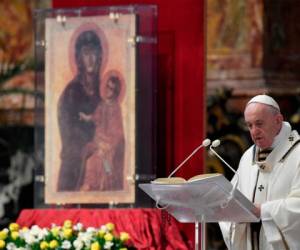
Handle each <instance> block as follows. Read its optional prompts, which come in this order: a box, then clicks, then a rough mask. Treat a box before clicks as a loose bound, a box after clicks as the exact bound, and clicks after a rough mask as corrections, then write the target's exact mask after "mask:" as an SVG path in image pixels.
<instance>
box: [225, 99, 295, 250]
mask: <svg viewBox="0 0 300 250" xmlns="http://www.w3.org/2000/svg"><path fill="white" fill-rule="evenodd" d="M244 118H245V121H246V124H247V127H248V129H249V132H250V135H251V138H252V140H253V142H254V145H252V146H251V147H250V148H249V149H248V150H247V151H246V152H245V153H244V155H243V156H242V158H241V160H240V164H239V168H238V170H237V175H238V176H239V178H237V177H236V176H235V177H234V178H233V180H232V183H235V182H236V181H237V179H239V183H238V189H239V190H240V191H241V192H242V193H243V194H244V195H245V196H246V197H247V198H248V199H249V200H251V201H252V202H254V204H255V205H256V207H257V211H258V213H259V214H260V217H261V221H260V222H258V223H228V222H221V223H220V228H221V230H222V233H223V237H224V240H225V243H226V245H227V247H228V248H229V249H231V250H256V249H260V250H269V249H274V250H284V249H295V250H296V249H300V137H299V135H298V133H297V131H295V130H292V129H291V126H290V124H289V123H288V122H285V121H283V116H282V114H281V112H280V108H279V105H278V104H277V102H276V101H275V100H274V99H273V98H272V97H270V96H267V95H258V96H255V97H253V98H252V99H251V100H250V101H249V102H248V103H247V105H246V108H245V111H244Z"/></svg>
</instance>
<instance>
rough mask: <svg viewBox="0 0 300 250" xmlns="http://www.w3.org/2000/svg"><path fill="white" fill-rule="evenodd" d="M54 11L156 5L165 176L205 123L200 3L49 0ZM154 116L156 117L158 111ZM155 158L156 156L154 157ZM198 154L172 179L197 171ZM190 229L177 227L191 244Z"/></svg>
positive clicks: (190, 148)
mask: <svg viewBox="0 0 300 250" xmlns="http://www.w3.org/2000/svg"><path fill="white" fill-rule="evenodd" d="M52 3H53V7H54V8H66V7H75V8H76V7H81V6H104V5H126V4H156V5H157V6H158V92H159V93H158V105H159V107H158V110H160V111H161V110H164V112H161V113H159V117H158V127H159V128H158V132H159V136H160V137H163V138H159V140H160V141H159V142H161V143H159V144H158V152H162V153H161V154H165V155H164V156H165V158H166V162H163V163H162V165H160V163H161V162H158V166H159V167H162V168H164V169H163V170H161V169H160V170H159V171H160V173H159V174H161V175H162V174H164V175H167V174H168V173H171V171H172V170H173V169H174V168H175V167H176V165H178V164H179V163H180V162H181V161H182V160H183V159H184V158H185V157H186V156H187V155H188V154H189V153H190V152H192V151H193V149H194V148H196V147H197V146H198V145H199V144H200V143H201V142H202V140H203V137H204V124H205V121H206V118H205V108H204V107H205V105H204V103H205V87H204V86H205V84H204V79H205V74H204V69H205V67H204V65H205V60H204V58H205V56H204V55H205V54H204V47H205V46H204V3H205V1H204V0H184V1H183V0H73V1H69V0H52ZM160 111H159V112H160ZM158 159H160V155H158ZM203 161H204V158H203V154H201V153H200V152H199V153H198V154H197V155H195V156H194V157H193V158H192V159H191V160H190V161H189V162H188V163H187V164H186V165H187V166H185V167H184V168H182V169H181V170H180V171H178V173H177V175H178V176H182V177H185V178H189V177H192V176H194V175H196V174H200V173H202V172H203ZM193 226H194V225H193V224H181V227H182V228H183V230H185V231H186V234H187V236H188V238H189V239H190V240H194V234H191V232H192V231H193Z"/></svg>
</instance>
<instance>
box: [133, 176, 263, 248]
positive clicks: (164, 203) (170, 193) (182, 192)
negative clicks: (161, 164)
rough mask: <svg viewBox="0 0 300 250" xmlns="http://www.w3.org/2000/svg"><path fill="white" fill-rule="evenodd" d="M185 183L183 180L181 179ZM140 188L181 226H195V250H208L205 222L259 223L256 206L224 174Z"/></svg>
mask: <svg viewBox="0 0 300 250" xmlns="http://www.w3.org/2000/svg"><path fill="white" fill-rule="evenodd" d="M182 180H183V179H182ZM139 187H140V188H141V189H142V190H143V191H144V192H146V193H147V194H148V195H149V196H150V197H151V198H152V199H154V200H155V201H156V205H157V207H159V208H161V209H165V210H166V211H168V213H170V214H171V215H172V216H174V217H175V218H176V219H177V220H178V221H179V222H193V223H195V250H198V249H199V223H201V233H202V237H201V249H202V250H204V249H205V248H206V242H205V223H206V222H220V221H228V222H257V221H259V217H258V216H257V215H256V214H255V211H256V208H255V206H254V204H253V203H252V202H251V201H250V200H248V199H247V198H246V197H245V196H244V195H243V194H242V193H241V192H240V191H239V190H238V189H236V188H235V187H233V185H232V184H231V183H230V182H229V181H228V180H227V179H226V178H225V177H224V176H223V175H221V174H207V175H199V176H196V177H193V178H191V179H190V180H188V181H185V180H183V181H178V180H177V181H176V182H175V181H172V178H162V179H157V180H155V181H152V182H151V183H148V184H139Z"/></svg>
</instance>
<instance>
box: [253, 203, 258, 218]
mask: <svg viewBox="0 0 300 250" xmlns="http://www.w3.org/2000/svg"><path fill="white" fill-rule="evenodd" d="M254 205H255V210H254V211H253V212H254V213H255V215H256V216H257V217H259V218H260V204H254Z"/></svg>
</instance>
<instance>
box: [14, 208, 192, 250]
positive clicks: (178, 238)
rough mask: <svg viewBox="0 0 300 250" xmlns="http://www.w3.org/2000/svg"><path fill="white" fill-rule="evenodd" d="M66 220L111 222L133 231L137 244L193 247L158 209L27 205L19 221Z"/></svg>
mask: <svg viewBox="0 0 300 250" xmlns="http://www.w3.org/2000/svg"><path fill="white" fill-rule="evenodd" d="M65 220H72V222H73V223H75V224H76V223H79V222H80V223H82V224H83V225H84V226H85V227H86V228H87V227H96V228H99V227H100V226H101V225H104V224H106V223H108V222H112V223H114V224H115V227H116V232H117V233H120V232H122V231H125V232H127V233H129V234H130V237H131V241H132V243H133V245H134V246H135V247H136V248H138V249H147V250H178V249H181V250H185V249H186V250H188V249H191V247H190V246H188V245H187V244H186V243H185V241H184V240H183V238H182V235H181V234H180V231H179V229H178V227H177V224H178V222H176V221H175V219H173V218H172V217H171V216H168V215H167V213H166V212H162V211H160V210H158V209H25V210H23V211H22V212H21V214H20V216H19V218H18V219H17V223H18V224H19V225H21V226H27V227H31V226H32V225H38V226H40V227H48V228H50V227H51V224H52V223H54V224H56V225H63V223H64V221H65Z"/></svg>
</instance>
